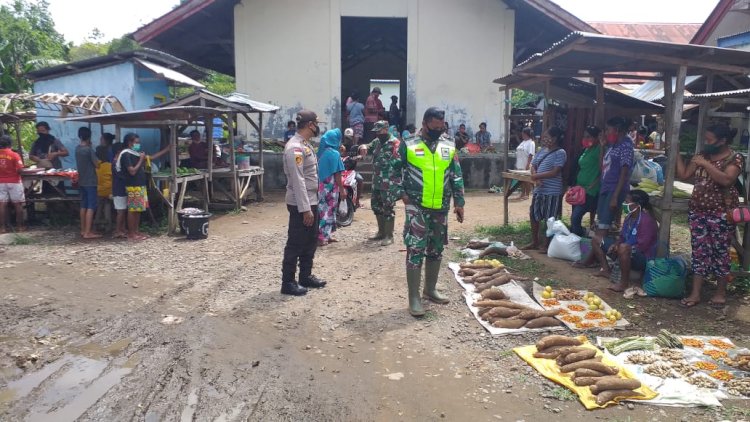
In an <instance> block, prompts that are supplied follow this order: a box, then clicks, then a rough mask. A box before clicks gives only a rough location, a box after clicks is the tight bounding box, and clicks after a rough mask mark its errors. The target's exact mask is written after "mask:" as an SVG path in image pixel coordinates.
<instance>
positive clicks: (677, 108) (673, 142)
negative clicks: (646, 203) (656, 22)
mask: <svg viewBox="0 0 750 422" xmlns="http://www.w3.org/2000/svg"><path fill="white" fill-rule="evenodd" d="M686 76H687V66H680V68H679V70H678V71H677V80H676V82H675V89H674V95H670V100H671V101H670V102H669V106H668V108H667V109H668V112H669V116H670V134H669V138H668V139H667V141H668V142H669V150H668V152H667V172H666V173H667V174H666V175H665V177H664V197H663V198H662V202H661V208H662V210H661V226H659V243H658V248H657V256H659V257H665V256H667V255H669V236H670V229H671V225H672V190H673V188H674V176H675V174H674V173H675V168H676V167H677V159H678V158H679V157H680V125H681V124H682V105H683V100H684V99H685V77H686ZM668 79H669V80H668V82H669V89H668V90H667V91H669V92H670V93H671V89H672V80H671V79H672V78H668ZM666 82H667V78H665V83H666ZM667 91H665V94H666V92H667ZM665 98H666V97H665Z"/></svg>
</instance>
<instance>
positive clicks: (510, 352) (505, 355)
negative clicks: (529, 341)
mask: <svg viewBox="0 0 750 422" xmlns="http://www.w3.org/2000/svg"><path fill="white" fill-rule="evenodd" d="M499 356H500V359H505V358H509V357H511V356H513V349H508V350H503V351H502V352H500V355H499Z"/></svg>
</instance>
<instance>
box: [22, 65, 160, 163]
mask: <svg viewBox="0 0 750 422" xmlns="http://www.w3.org/2000/svg"><path fill="white" fill-rule="evenodd" d="M34 92H35V93H46V92H53V93H68V94H75V95H112V96H114V97H117V99H118V100H120V103H122V105H123V106H124V107H125V109H126V110H127V111H133V110H140V109H144V108H149V107H151V106H152V105H154V104H155V101H156V100H155V98H156V97H160V98H169V86H168V85H167V82H166V81H165V80H163V79H159V78H158V76H157V75H156V74H154V73H153V72H151V71H149V70H147V69H144V68H143V67H142V66H139V65H136V64H135V63H133V62H124V63H118V64H115V65H111V66H107V67H102V68H98V69H91V70H89V71H85V72H80V73H76V74H73V75H65V76H60V77H57V78H53V79H47V80H42V81H37V82H35V83H34ZM60 117H61V116H60V115H59V113H57V112H51V111H49V110H44V109H37V122H39V121H46V122H47V123H49V125H50V128H51V130H50V131H51V133H52V134H53V135H54V136H56V137H57V138H59V139H60V140H61V141H62V143H63V144H64V145H65V146H66V147H67V148H68V150H69V151H70V155H68V156H67V157H64V158H62V163H63V167H64V168H76V163H75V153H74V151H75V147H76V146H77V145H78V128H79V127H81V126H87V125H88V124H83V123H72V122H62V121H60V120H58V119H60ZM67 117H73V116H67ZM103 129H104V132H111V133H115V128H114V126H104V128H103ZM91 131H92V139H93V141H94V145H98V144H99V137H100V136H101V132H102V130H101V127H100V125H98V124H92V125H91ZM128 132H136V133H138V135H140V138H141V143H142V144H143V150H144V151H146V152H147V153H154V152H156V151H157V150H158V149H159V131H158V130H156V129H131V128H123V129H121V136H124V135H125V134H126V133H128ZM118 141H121V139H120V140H118Z"/></svg>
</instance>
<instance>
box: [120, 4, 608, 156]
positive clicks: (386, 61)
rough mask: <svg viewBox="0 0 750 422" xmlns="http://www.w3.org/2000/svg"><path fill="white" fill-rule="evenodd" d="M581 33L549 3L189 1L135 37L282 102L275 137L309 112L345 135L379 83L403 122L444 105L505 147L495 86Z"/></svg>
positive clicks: (450, 116)
mask: <svg viewBox="0 0 750 422" xmlns="http://www.w3.org/2000/svg"><path fill="white" fill-rule="evenodd" d="M199 12H200V13H199ZM230 13H231V19H232V22H227V20H228V19H229V16H230ZM232 25H233V31H232V28H231V26H232ZM227 26H230V28H229V30H228V31H227ZM572 30H585V31H590V32H596V31H595V30H594V29H593V28H591V27H590V26H588V25H587V24H585V23H583V22H582V21H580V20H578V19H577V18H575V17H574V16H572V15H570V14H568V13H567V12H565V11H564V10H563V9H561V8H559V7H558V6H556V5H555V4H554V3H552V2H550V1H548V0H526V1H521V0H506V1H502V0H462V1H456V0H378V1H369V0H275V1H266V0H242V1H234V0H225V1H222V0H213V1H212V0H191V1H188V2H186V3H184V4H183V5H181V6H180V7H178V8H176V9H175V10H174V11H172V12H170V13H169V14H167V15H165V16H163V17H161V18H159V19H157V20H156V21H154V22H152V23H150V24H148V25H146V26H144V27H143V28H141V29H139V30H138V31H137V32H136V33H135V34H134V38H135V39H136V40H137V41H139V42H141V43H143V44H145V45H146V46H151V47H154V48H159V49H161V50H164V51H168V52H170V53H172V54H175V55H176V56H178V57H181V58H184V59H186V60H188V61H191V62H193V63H196V64H199V65H202V66H205V67H208V68H211V69H216V70H220V71H223V72H224V73H233V74H234V75H235V77H236V81H237V90H238V91H240V92H243V93H247V94H249V95H251V96H252V97H253V98H256V99H258V100H260V101H266V102H269V103H273V104H276V105H279V106H280V107H281V111H280V112H279V113H277V116H276V120H275V121H272V122H267V124H266V125H265V130H266V131H269V132H271V135H275V136H279V134H280V133H281V132H282V131H283V130H284V129H285V126H286V121H287V120H289V119H290V118H292V117H293V116H294V113H295V112H296V111H297V110H299V109H300V108H303V107H304V108H309V109H312V110H314V111H316V112H318V113H319V114H322V115H323V117H324V118H325V120H327V121H328V122H329V123H328V126H329V127H342V117H343V112H342V106H341V105H342V103H343V102H345V101H346V98H347V97H348V95H349V94H350V93H351V92H352V91H353V90H357V91H358V92H359V93H360V97H361V101H362V102H364V100H365V98H366V97H367V95H368V94H369V91H370V89H371V87H372V86H373V84H371V83H370V81H371V80H391V81H398V86H399V91H400V95H398V97H399V105H400V107H402V108H404V110H405V122H404V123H415V124H416V125H417V127H419V126H420V125H421V115H422V113H423V112H424V110H425V109H426V108H427V107H429V106H439V107H442V108H444V109H445V110H446V112H447V114H446V120H447V121H448V122H449V124H450V126H451V128H455V127H457V126H458V125H459V124H460V123H465V124H466V125H467V128H468V129H469V130H470V131H475V130H477V128H478V126H479V123H480V122H487V126H488V130H489V131H490V132H491V133H492V139H493V142H501V141H502V139H501V137H502V135H503V134H504V129H503V128H502V127H501V125H502V123H501V122H502V120H503V119H502V115H503V112H504V110H503V107H502V105H503V101H504V98H503V97H504V94H503V93H502V92H500V91H499V90H498V86H497V85H496V84H493V82H492V80H493V79H495V78H497V77H498V76H501V75H506V74H508V73H510V71H511V69H512V68H513V66H514V64H515V63H516V61H517V60H518V59H519V58H521V59H523V58H525V57H528V55H530V54H532V53H534V52H537V51H540V50H541V49H543V48H546V47H547V46H549V45H550V44H551V43H552V42H554V41H557V40H559V39H561V38H562V37H563V36H564V35H565V34H567V33H568V32H570V31H572ZM193 39H194V40H193ZM230 43H231V44H230ZM229 45H231V46H232V47H233V48H232V50H231V54H230V53H229ZM230 55H231V57H229V56H230ZM209 57H213V59H212V60H207V58H209ZM229 60H231V64H229V63H227V62H228V61H229ZM381 101H382V102H383V105H384V107H385V108H386V109H388V107H389V105H390V99H389V98H381ZM344 123H345V122H344Z"/></svg>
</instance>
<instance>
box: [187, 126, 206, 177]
mask: <svg viewBox="0 0 750 422" xmlns="http://www.w3.org/2000/svg"><path fill="white" fill-rule="evenodd" d="M190 139H191V142H190V145H189V146H188V154H190V167H193V168H197V169H206V168H208V143H206V142H203V141H202V140H201V133H200V132H198V131H197V130H194V131H192V132H190Z"/></svg>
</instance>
